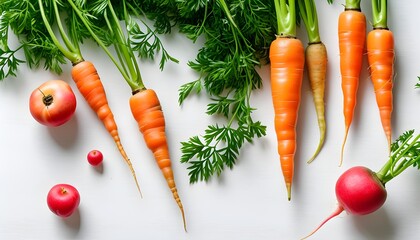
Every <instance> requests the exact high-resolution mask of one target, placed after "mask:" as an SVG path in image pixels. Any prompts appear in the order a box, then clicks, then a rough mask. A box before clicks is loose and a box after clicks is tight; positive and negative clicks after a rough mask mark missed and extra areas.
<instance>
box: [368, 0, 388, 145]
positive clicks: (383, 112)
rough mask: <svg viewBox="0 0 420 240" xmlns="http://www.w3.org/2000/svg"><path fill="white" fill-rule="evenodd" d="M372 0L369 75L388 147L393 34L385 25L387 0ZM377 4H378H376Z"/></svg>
mask: <svg viewBox="0 0 420 240" xmlns="http://www.w3.org/2000/svg"><path fill="white" fill-rule="evenodd" d="M378 2H379V1H378V0H373V1H372V11H373V30H372V31H370V32H369V34H368V37H367V41H366V43H367V56H368V64H369V72H370V77H371V80H372V83H373V87H374V90H375V96H376V103H377V105H378V108H379V112H380V119H381V122H382V127H383V129H384V132H385V135H386V138H387V141H388V148H390V146H391V135H392V134H391V132H392V130H391V115H392V109H393V104H392V102H393V95H392V87H393V83H392V78H393V75H394V59H395V53H394V35H393V33H392V32H391V31H390V30H389V29H388V26H387V14H386V8H387V1H386V0H380V2H379V3H378ZM378 4H379V6H378Z"/></svg>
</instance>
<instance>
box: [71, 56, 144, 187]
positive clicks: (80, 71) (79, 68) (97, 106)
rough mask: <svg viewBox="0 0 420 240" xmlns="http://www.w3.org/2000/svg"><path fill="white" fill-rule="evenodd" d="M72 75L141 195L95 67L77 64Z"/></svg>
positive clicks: (86, 62) (90, 64)
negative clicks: (112, 141) (108, 134)
mask: <svg viewBox="0 0 420 240" xmlns="http://www.w3.org/2000/svg"><path fill="white" fill-rule="evenodd" d="M71 75H72V77H73V80H74V82H75V83H76V85H77V88H78V89H79V91H80V93H81V94H82V95H83V97H84V98H85V99H86V101H87V103H88V104H89V106H90V107H91V108H92V110H93V111H94V112H95V113H96V114H97V115H98V118H99V119H100V120H101V121H102V123H103V124H104V126H105V128H106V130H107V131H108V132H109V133H110V134H111V136H112V138H113V139H114V142H115V144H116V145H117V147H118V150H119V151H120V153H121V155H122V156H123V158H124V160H125V162H126V163H127V164H128V166H129V168H130V171H131V174H132V175H133V178H134V181H135V182H136V186H137V189H138V191H139V193H140V195H141V191H140V186H139V183H138V181H137V176H136V173H135V171H134V168H133V165H132V163H131V161H130V159H129V158H128V156H127V154H126V153H125V150H124V148H123V146H122V144H121V140H120V137H119V134H118V128H117V124H116V122H115V120H114V115H113V114H112V111H111V108H110V107H109V105H108V100H107V97H106V94H105V89H104V87H103V85H102V82H101V80H100V78H99V75H98V73H97V71H96V68H95V66H94V65H93V64H92V63H91V62H89V61H82V62H79V63H76V64H75V65H74V66H73V68H72V71H71Z"/></svg>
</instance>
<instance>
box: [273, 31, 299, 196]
mask: <svg viewBox="0 0 420 240" xmlns="http://www.w3.org/2000/svg"><path fill="white" fill-rule="evenodd" d="M304 51H305V50H304V47H303V45H302V42H301V41H300V40H299V39H296V38H290V37H277V38H276V39H275V40H274V41H273V42H272V43H271V46H270V62H271V91H272V98H273V105H274V114H275V117H274V124H275V131H276V135H277V143H278V146H277V148H278V153H279V155H280V163H281V168H282V171H283V176H284V181H285V183H286V188H287V195H288V199H289V200H290V199H291V189H292V181H293V173H294V157H295V151H296V122H297V117H298V109H299V105H300V92H301V85H302V78H303V69H304V64H305V56H304V55H305V53H304Z"/></svg>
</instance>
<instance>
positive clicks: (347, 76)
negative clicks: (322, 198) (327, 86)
mask: <svg viewBox="0 0 420 240" xmlns="http://www.w3.org/2000/svg"><path fill="white" fill-rule="evenodd" d="M338 39H339V42H338V44H339V49H340V71H341V81H342V82H341V87H342V91H343V113H344V122H345V133H344V140H343V144H342V146H341V157H340V164H339V165H340V166H341V164H342V163H343V154H344V146H345V144H346V141H347V136H348V133H349V129H350V125H351V123H352V121H353V115H354V110H355V107H356V102H357V101H356V97H357V96H356V95H357V90H358V87H359V78H360V73H361V70H362V65H363V54H364V50H365V41H366V17H365V15H364V13H363V12H362V11H361V9H360V0H346V5H345V10H344V11H343V12H342V13H341V14H340V16H339V19H338Z"/></svg>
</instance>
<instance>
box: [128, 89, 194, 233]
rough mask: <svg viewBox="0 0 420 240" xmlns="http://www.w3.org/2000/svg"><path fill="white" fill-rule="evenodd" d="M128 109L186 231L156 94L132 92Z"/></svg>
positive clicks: (148, 91) (146, 90) (143, 91)
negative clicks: (171, 196)
mask: <svg viewBox="0 0 420 240" xmlns="http://www.w3.org/2000/svg"><path fill="white" fill-rule="evenodd" d="M130 108H131V112H132V114H133V117H134V119H135V120H136V122H137V124H138V126H139V130H140V132H141V133H142V135H143V137H144V141H145V142H146V145H147V147H148V148H149V149H150V150H151V151H152V152H153V155H154V157H155V160H156V163H157V164H158V166H159V168H160V170H161V171H162V173H163V176H164V177H165V180H166V181H167V183H168V186H169V189H170V190H171V192H172V194H173V197H174V199H175V201H176V203H177V204H178V207H179V209H180V210H181V214H182V219H183V222H184V229H185V230H186V221H185V214H184V207H183V205H182V203H181V199H180V197H179V195H178V190H177V188H176V185H175V180H174V174H173V171H172V167H171V159H170V156H169V148H168V143H167V140H166V132H165V118H164V115H163V112H162V107H161V105H160V101H159V99H158V96H157V95H156V92H155V91H154V90H152V89H142V90H139V91H135V92H133V95H132V96H131V97H130Z"/></svg>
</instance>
